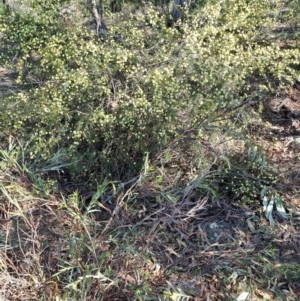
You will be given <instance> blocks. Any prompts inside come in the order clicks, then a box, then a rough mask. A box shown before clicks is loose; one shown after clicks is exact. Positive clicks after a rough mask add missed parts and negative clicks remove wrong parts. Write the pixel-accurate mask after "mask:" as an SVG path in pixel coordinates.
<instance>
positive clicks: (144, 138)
mask: <svg viewBox="0 0 300 301" xmlns="http://www.w3.org/2000/svg"><path fill="white" fill-rule="evenodd" d="M21 2H22V3H23V4H24V3H25V4H26V6H25V7H26V9H23V10H15V11H10V12H9V13H5V14H2V15H1V24H3V25H4V26H3V29H1V31H2V43H3V42H4V44H5V45H6V46H7V49H6V52H5V53H4V54H3V55H2V57H1V59H2V61H5V62H6V63H7V64H12V65H13V67H14V68H15V70H16V71H17V74H18V83H19V85H20V87H21V90H20V93H18V94H16V95H12V96H10V97H8V98H6V99H4V100H2V101H1V104H0V105H1V115H0V126H1V128H2V130H3V132H4V133H6V134H8V133H9V134H14V135H17V136H19V137H20V138H22V139H24V140H28V139H30V140H31V141H32V145H33V146H32V156H33V157H34V156H36V155H37V154H38V153H39V154H42V155H43V156H48V155H49V154H50V153H51V152H52V151H53V150H54V149H60V148H67V149H68V152H69V154H70V155H71V156H75V157H76V158H79V157H81V159H84V157H85V159H87V157H88V158H89V160H90V162H93V165H95V163H97V164H96V165H98V166H101V167H103V168H104V169H102V170H107V168H108V170H109V171H111V172H112V171H115V170H117V169H119V168H120V167H122V166H125V167H126V168H127V169H128V168H129V169H131V170H132V169H135V168H139V166H140V163H141V162H142V160H143V156H144V154H145V153H146V152H150V153H151V154H155V152H157V151H158V150H159V149H160V148H161V147H162V146H163V145H165V144H167V143H168V141H169V140H170V139H172V138H173V137H176V136H178V135H180V134H181V133H182V132H183V131H184V130H185V129H187V128H190V127H192V126H194V125H195V124H197V122H198V121H199V120H201V118H203V117H205V116H213V114H214V112H216V111H220V110H222V109H224V108H226V109H230V108H232V107H233V106H236V105H237V104H239V103H240V102H241V101H242V100H243V99H245V97H246V95H247V94H249V93H252V92H253V91H255V93H259V91H263V90H265V89H268V88H269V87H270V85H273V84H274V83H277V82H278V81H281V82H282V83H284V82H293V81H294V80H296V79H298V80H299V73H298V70H297V66H299V57H300V56H299V50H298V49H297V48H296V47H284V46H282V43H280V39H281V37H280V35H277V34H276V32H277V31H276V28H277V26H278V23H279V22H280V16H281V8H282V5H283V4H282V1H277V0H274V1H268V0H262V1H251V0H250V1H249V0H226V1H221V2H220V1H206V3H205V4H203V5H202V6H201V7H197V8H196V9H194V10H193V9H191V10H190V11H189V13H188V14H187V15H186V17H185V19H184V20H178V21H177V22H176V23H175V25H174V26H169V25H168V22H166V18H169V17H168V16H167V17H166V15H165V14H161V13H160V12H159V10H157V9H156V8H155V7H154V6H152V4H150V3H149V4H148V5H146V8H145V9H144V10H143V13H141V12H139V11H137V12H136V13H133V14H130V15H129V16H125V15H122V13H118V14H111V13H109V12H108V11H107V13H106V16H105V17H106V19H107V20H108V22H109V23H110V26H109V32H108V36H107V38H106V39H105V40H104V39H102V38H100V37H96V36H95V33H94V31H93V29H92V27H89V26H88V25H83V24H84V23H83V22H81V21H82V20H83V19H84V18H85V17H86V16H87V15H88V13H89V12H88V10H87V8H86V7H83V6H80V5H79V4H76V2H74V1H58V0H57V1H51V2H49V1H37V0H35V1H25V0H24V1H21ZM71 4H72V5H73V6H72V7H74V5H75V6H76V5H77V6H76V9H75V12H74V11H72V12H71V13H69V15H67V16H66V15H64V14H62V13H60V12H61V9H62V7H65V6H67V5H71ZM81 5H82V4H81ZM105 5H106V6H109V3H106V2H105ZM270 11H272V12H273V13H272V14H270ZM12 58H14V59H13V60H12ZM11 62H12V63H11ZM295 66H296V67H295ZM253 78H256V79H259V80H256V82H258V83H259V84H257V86H256V87H254V88H253V85H251V84H252V79H253ZM79 154H80V155H79ZM87 161H88V160H84V162H87ZM80 162H81V163H80V164H81V165H80V166H81V167H82V168H83V169H87V168H90V166H88V165H87V164H88V163H84V164H82V161H80Z"/></svg>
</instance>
